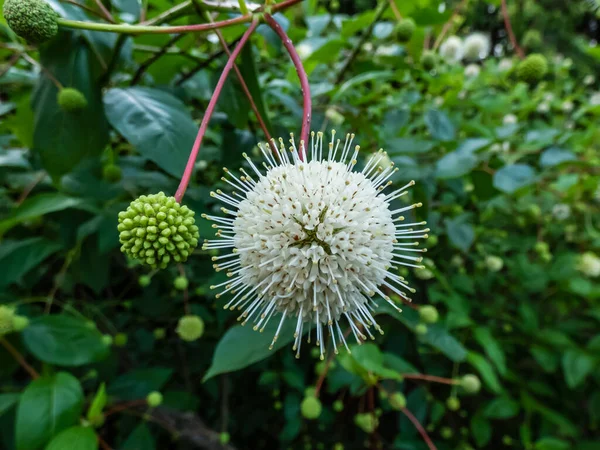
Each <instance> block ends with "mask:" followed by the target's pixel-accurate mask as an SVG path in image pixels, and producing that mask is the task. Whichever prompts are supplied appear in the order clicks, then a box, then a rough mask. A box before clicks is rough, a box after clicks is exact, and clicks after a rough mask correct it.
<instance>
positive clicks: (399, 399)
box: [390, 392, 406, 410]
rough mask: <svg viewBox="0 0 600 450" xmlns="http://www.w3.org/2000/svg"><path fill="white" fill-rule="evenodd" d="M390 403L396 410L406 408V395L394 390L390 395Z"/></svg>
mask: <svg viewBox="0 0 600 450" xmlns="http://www.w3.org/2000/svg"><path fill="white" fill-rule="evenodd" d="M390 405H391V407H392V408H394V409H396V410H401V409H403V408H406V397H405V396H404V394H403V393H402V392H396V393H394V394H392V396H391V397H390Z"/></svg>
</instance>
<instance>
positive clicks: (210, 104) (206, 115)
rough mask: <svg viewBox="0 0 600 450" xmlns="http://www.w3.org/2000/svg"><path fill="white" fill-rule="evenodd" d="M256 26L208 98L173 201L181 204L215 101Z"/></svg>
mask: <svg viewBox="0 0 600 450" xmlns="http://www.w3.org/2000/svg"><path fill="white" fill-rule="evenodd" d="M257 26H258V20H256V19H254V20H253V21H252V23H251V24H250V27H248V29H247V30H246V32H245V33H244V35H243V36H242V38H241V39H240V41H239V42H238V44H237V45H236V46H235V48H234V50H233V52H232V53H231V55H230V56H229V59H228V60H227V64H225V67H224V68H223V72H222V73H221V76H220V77H219V81H218V82H217V85H216V86H215V90H214V92H213V95H212V97H211V98H210V102H208V106H207V107H206V112H205V113H204V117H202V122H201V123H200V129H199V130H198V135H197V136H196V141H195V142H194V146H193V147H192V151H191V152H190V157H189V158H188V162H187V165H186V166H185V170H184V172H183V176H182V177H181V182H180V183H179V187H178V188H177V192H176V193H175V200H177V201H178V202H181V199H182V198H183V195H184V194H185V191H186V189H187V187H188V184H189V183H190V178H191V176H192V172H193V171H194V164H195V163H196V158H197V157H198V151H199V150H200V146H201V145H202V140H203V139H204V134H205V133H206V129H207V128H208V122H210V118H211V117H212V115H213V112H214V111H215V106H216V105H217V100H219V96H220V95H221V91H222V90H223V86H224V85H225V80H227V76H228V75H229V72H230V71H231V69H232V67H233V65H234V63H235V59H236V58H237V57H238V55H239V54H240V52H241V51H242V48H244V45H245V44H246V42H247V41H248V39H249V38H250V35H251V34H252V33H253V32H254V30H255V29H256V27H257Z"/></svg>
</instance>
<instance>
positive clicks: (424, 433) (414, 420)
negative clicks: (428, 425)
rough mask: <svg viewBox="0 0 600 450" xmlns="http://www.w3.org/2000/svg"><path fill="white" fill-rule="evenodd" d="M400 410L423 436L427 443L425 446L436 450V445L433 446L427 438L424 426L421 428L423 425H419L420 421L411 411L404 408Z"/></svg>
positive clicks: (430, 449)
mask: <svg viewBox="0 0 600 450" xmlns="http://www.w3.org/2000/svg"><path fill="white" fill-rule="evenodd" d="M401 411H402V412H403V413H404V415H405V416H406V417H408V420H410V421H411V422H412V424H413V425H414V426H415V428H416V429H417V431H418V432H419V433H420V434H421V437H422V438H423V440H424V441H425V443H426V444H427V447H429V450H437V447H436V446H435V444H434V443H433V442H432V441H431V439H430V438H429V435H428V434H427V431H425V428H423V425H421V423H420V422H419V421H418V419H417V418H416V417H415V416H414V415H413V413H411V412H410V411H409V410H408V409H406V408H402V410H401Z"/></svg>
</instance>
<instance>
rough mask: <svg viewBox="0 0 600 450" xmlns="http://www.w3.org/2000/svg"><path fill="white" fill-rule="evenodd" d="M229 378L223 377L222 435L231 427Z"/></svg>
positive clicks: (224, 375)
mask: <svg viewBox="0 0 600 450" xmlns="http://www.w3.org/2000/svg"><path fill="white" fill-rule="evenodd" d="M229 392H230V389H229V377H228V375H227V374H223V375H221V433H225V432H226V431H227V428H228V426H229Z"/></svg>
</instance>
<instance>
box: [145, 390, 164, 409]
mask: <svg viewBox="0 0 600 450" xmlns="http://www.w3.org/2000/svg"><path fill="white" fill-rule="evenodd" d="M146 402H147V403H148V406H149V407H150V408H156V407H157V406H160V405H161V404H162V402H163V396H162V394H161V393H160V392H157V391H152V392H150V393H149V394H148V396H147V397H146Z"/></svg>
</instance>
